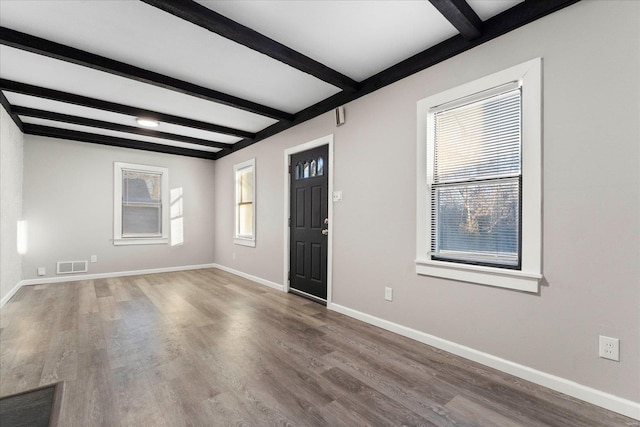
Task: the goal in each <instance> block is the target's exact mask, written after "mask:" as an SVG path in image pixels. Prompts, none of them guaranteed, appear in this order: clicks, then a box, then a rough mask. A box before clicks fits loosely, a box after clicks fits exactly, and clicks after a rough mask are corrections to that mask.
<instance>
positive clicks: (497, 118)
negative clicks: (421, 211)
mask: <svg viewBox="0 0 640 427" xmlns="http://www.w3.org/2000/svg"><path fill="white" fill-rule="evenodd" d="M521 112H522V95H521V90H520V87H519V84H518V83H517V82H514V83H512V84H508V85H505V86H500V87H498V88H494V89H491V90H489V91H485V92H482V93H480V94H475V95H472V96H469V97H466V98H463V99H459V100H456V101H454V102H450V103H447V104H445V105H440V106H437V107H435V108H432V110H431V111H430V113H431V114H432V121H431V123H432V128H431V129H429V131H430V132H433V134H432V138H433V139H432V140H433V148H432V150H433V154H432V165H430V166H431V167H430V168H429V169H430V174H431V175H432V176H431V177H430V183H429V187H430V188H429V190H430V194H429V197H430V207H431V212H432V214H431V224H430V229H431V230H430V232H431V236H430V237H431V238H430V241H431V248H430V251H431V259H434V260H447V261H453V262H461V263H468V264H477V265H488V266H497V267H503V268H514V269H518V268H519V267H520V262H521V261H520V248H521V220H520V219H521V197H522V195H521V187H522V167H521V163H522V162H521V157H522V156H521V147H522V132H521V130H522V118H521Z"/></svg>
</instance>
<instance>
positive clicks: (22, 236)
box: [17, 220, 27, 255]
mask: <svg viewBox="0 0 640 427" xmlns="http://www.w3.org/2000/svg"><path fill="white" fill-rule="evenodd" d="M17 242H18V244H17V246H18V247H17V249H18V253H19V254H20V255H24V254H26V253H27V221H25V220H22V221H18V240H17Z"/></svg>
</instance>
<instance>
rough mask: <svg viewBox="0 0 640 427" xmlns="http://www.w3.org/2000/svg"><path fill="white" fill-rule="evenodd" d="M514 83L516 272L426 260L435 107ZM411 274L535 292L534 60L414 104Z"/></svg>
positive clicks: (538, 131)
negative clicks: (518, 180) (518, 110)
mask: <svg viewBox="0 0 640 427" xmlns="http://www.w3.org/2000/svg"><path fill="white" fill-rule="evenodd" d="M512 82H519V84H520V85H521V90H522V146H521V153H522V154H521V155H522V169H521V174H522V190H521V201H522V205H521V233H522V234H521V260H520V268H519V269H510V268H503V267H495V266H485V265H473V264H465V263H460V262H452V261H448V260H436V259H432V256H431V253H430V252H431V227H430V224H431V216H432V212H431V203H430V183H432V182H433V176H432V175H431V176H430V175H429V170H430V167H429V162H430V161H432V156H433V153H429V149H432V148H433V147H432V142H430V139H431V138H432V132H431V131H430V130H432V129H431V128H430V126H432V123H433V120H432V117H433V114H434V112H433V111H432V110H433V109H434V108H435V107H438V106H441V105H444V104H451V103H454V102H455V101H456V100H460V99H462V98H467V97H471V96H473V95H476V94H479V93H482V92H486V91H490V90H492V89H494V88H497V87H499V86H504V85H505V84H509V83H512ZM417 114H418V116H417V125H418V126H417V221H416V260H415V264H416V273H417V274H419V275H426V276H433V277H439V278H446V279H453V280H458V281H463V282H470V283H476V284H481V285H489V286H496V287H501V288H508V289H514V290H519V291H526V292H538V291H539V282H540V280H541V279H542V59H541V58H535V59H533V60H530V61H527V62H525V63H522V64H519V65H516V66H514V67H511V68H508V69H506V70H503V71H499V72H497V73H494V74H491V75H488V76H485V77H482V78H480V79H477V80H474V81H472V82H469V83H466V84H463V85H460V86H457V87H454V88H451V89H448V90H445V91H443V92H440V93H438V94H435V95H432V96H429V97H427V98H424V99H422V100H420V101H418V103H417Z"/></svg>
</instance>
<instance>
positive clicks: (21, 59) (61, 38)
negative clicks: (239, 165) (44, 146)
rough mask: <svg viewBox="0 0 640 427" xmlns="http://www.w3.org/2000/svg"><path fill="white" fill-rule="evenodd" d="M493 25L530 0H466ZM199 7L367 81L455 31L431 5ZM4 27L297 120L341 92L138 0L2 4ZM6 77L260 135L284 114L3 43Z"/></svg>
mask: <svg viewBox="0 0 640 427" xmlns="http://www.w3.org/2000/svg"><path fill="white" fill-rule="evenodd" d="M467 1H468V4H469V5H470V6H471V7H472V9H473V10H474V11H475V13H476V14H477V15H478V16H479V17H480V18H481V19H482V20H483V21H484V20H487V19H489V18H491V17H493V16H495V15H497V14H499V13H501V12H503V11H505V10H507V9H509V8H511V7H513V6H514V5H516V4H518V3H521V1H522V0H467ZM197 3H199V4H201V5H203V6H205V7H206V8H208V9H210V10H213V11H215V12H217V13H219V14H222V15H224V16H226V17H228V18H230V19H232V20H234V21H236V22H238V23H240V24H242V25H244V26H247V27H249V28H252V29H253V30H255V31H257V32H259V33H262V34H263V35H265V36H267V37H270V38H272V39H274V40H275V41H277V42H279V43H281V44H283V45H286V46H288V47H289V48H292V49H294V50H296V51H298V52H300V53H302V54H304V55H306V56H308V57H310V58H312V59H314V60H316V61H318V62H320V63H322V64H324V65H326V66H328V67H330V68H332V69H334V70H336V71H338V72H339V73H342V74H344V75H346V76H348V77H350V78H351V79H353V80H355V81H357V82H361V81H363V80H366V79H367V78H369V77H371V76H373V75H375V74H377V73H380V72H382V71H384V70H386V69H387V68H389V67H391V66H392V65H394V64H396V63H398V62H400V61H402V60H404V59H406V58H409V57H411V56H413V55H415V54H417V53H419V52H422V51H424V50H425V49H427V48H430V47H432V46H434V45H436V44H438V43H441V42H443V41H445V40H447V39H449V38H451V37H454V36H456V35H457V34H458V31H457V30H456V28H455V27H454V26H453V25H452V24H451V23H450V22H449V21H448V20H447V19H446V18H445V17H444V16H443V15H442V14H441V13H440V12H439V11H438V10H437V9H436V8H435V7H434V6H432V4H431V3H430V2H429V1H427V0H395V1H391V0H390V1H385V0H373V1H368V0H343V1H331V0H328V1H322V0H305V1H291V0H289V1H267V0H260V1H258V0H255V1H250V0H247V1H216V0H198V1H197ZM0 25H1V26H2V27H5V28H6V29H10V30H15V31H20V32H23V33H27V34H29V35H32V36H37V37H40V38H43V39H46V40H49V41H54V42H57V43H60V44H63V45H67V46H70V47H73V48H77V49H81V50H84V51H87V52H90V53H93V54H97V55H100V56H104V57H107V58H110V59H113V60H117V61H121V62H124V63H127V64H130V65H134V66H137V67H140V68H142V69H145V70H150V71H154V72H156V73H160V74H164V75H166V76H169V77H173V78H177V79H180V80H183V81H186V82H189V83H193V84H196V85H198V86H202V87H204V88H207V89H213V90H215V91H219V92H223V93H226V94H229V95H233V96H236V97H239V98H242V99H245V100H248V101H252V102H255V103H258V104H262V105H264V106H268V107H270V108H274V109H277V110H281V111H283V112H286V113H290V114H296V113H298V112H299V111H301V110H304V109H306V108H308V107H310V106H312V105H314V104H316V103H318V102H320V101H322V100H325V99H326V98H328V97H331V96H332V95H335V94H338V93H340V92H341V89H340V88H338V87H336V86H333V85H332V84H329V83H326V82H324V81H322V80H320V79H318V78H316V77H314V76H312V75H310V74H307V73H305V72H302V71H300V70H298V69H296V68H293V67H291V66H289V65H286V64H284V63H282V62H279V61H278V60H276V59H272V58H271V57H269V56H266V55H263V54H262V53H259V52H257V51H254V50H252V49H250V48H248V47H245V46H243V45H241V44H238V43H236V42H234V41H231V40H229V39H226V38H224V37H222V36H220V35H217V34H215V33H213V32H211V31H209V30H207V29H204V28H202V27H200V26H197V25H195V24H193V23H191V22H188V21H186V20H183V19H181V18H178V17H176V16H174V15H172V14H170V13H167V12H165V11H162V10H161V9H159V8H156V7H154V6H151V5H149V4H146V3H143V2H142V1H134V0H109V1H100V0H82V1H78V0H70V1H63V0H46V1H39V0H29V1H23V0H0ZM0 78H2V79H6V80H11V81H16V82H19V83H26V84H30V85H35V86H40V87H44V88H48V89H55V90H59V91H63V92H68V93H72V94H77V95H83V96H86V97H90V98H96V99H99V100H105V101H110V102H115V103H118V104H124V105H128V106H132V107H136V108H138V109H146V110H150V111H155V112H159V113H165V114H171V115H175V116H181V117H185V118H188V119H194V120H199V121H202V122H207V123H211V124H216V125H221V126H226V127H230V128H235V129H239V130H242V131H248V132H251V133H257V132H259V131H261V130H263V129H265V128H267V127H269V126H271V125H273V124H275V123H277V122H278V120H277V119H273V118H270V117H265V116H263V115H260V114H256V113H252V112H249V111H245V110H243V109H240V108H235V107H232V106H227V105H223V104H221V103H218V102H212V101H210V100H207V99H202V98H200V97H195V96H192V95H188V94H184V93H180V92H178V91H174V90H170V89H167V88H161V87H158V86H156V85H151V84H147V83H142V82H139V81H137V80H134V79H130V78H125V77H121V76H117V75H114V74H110V73H107V72H103V71H98V70H95V69H92V68H89V67H86V66H82V65H76V64H73V63H70V62H65V61H62V60H59V59H53V58H50V57H47V56H43V55H40V54H36V53H31V52H27V51H25V50H21V49H18V48H14V47H9V46H7V45H2V46H0ZM3 94H4V95H5V96H6V98H7V100H8V102H9V104H11V106H20V107H30V108H36V109H41V110H47V111H53V112H58V113H63V114H69V115H74V116H80V117H84V118H89V119H95V120H102V121H108V122H112V123H117V124H121V125H128V126H138V125H137V124H136V122H135V117H133V116H130V115H127V114H120V113H114V112H108V111H103V110H100V109H96V108H89V107H86V106H78V105H73V104H70V103H66V102H58V101H54V100H48V99H43V98H40V97H35V96H28V95H22V94H19V93H14V92H10V91H7V90H4V91H3ZM21 119H22V120H23V121H24V123H30V124H38V125H43V126H51V127H58V128H64V129H70V130H78V131H82V132H92V133H96V134H101V135H109V136H116V137H124V138H127V139H134V140H137V141H145V142H154V143H159V144H168V145H173V146H178V147H183V148H191V149H195V150H204V151H208V152H215V151H218V149H212V148H211V147H205V146H200V145H195V144H187V143H182V142H177V141H171V140H167V139H163V138H156V137H148V136H140V135H131V134H124V133H122V132H116V131H113V130H105V129H98V128H93V127H88V126H80V125H71V124H64V123H61V122H56V121H52V120H44V119H36V118H29V117H27V116H21ZM157 130H159V131H161V132H169V133H175V134H180V135H185V136H190V137H195V138H202V139H208V140H212V141H217V142H223V143H228V144H234V143H237V142H238V141H240V140H241V139H242V138H240V137H238V136H230V135H224V134H220V133H217V132H209V131H204V130H201V129H195V128H191V127H187V126H179V125H175V124H168V123H161V124H160V127H159V128H158V129H157Z"/></svg>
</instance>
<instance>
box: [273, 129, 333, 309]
mask: <svg viewBox="0 0 640 427" xmlns="http://www.w3.org/2000/svg"><path fill="white" fill-rule="evenodd" d="M322 145H328V146H329V158H328V168H329V176H328V177H327V179H328V191H327V197H328V198H329V201H328V202H329V203H328V218H329V224H328V229H329V235H328V236H327V237H328V239H327V306H329V304H330V303H331V301H332V292H331V288H332V280H331V279H332V276H333V275H332V274H331V272H332V266H333V261H332V260H333V202H332V200H331V199H332V195H333V134H331V135H327V136H323V137H322V138H318V139H314V140H313V141H309V142H306V143H304V144H300V145H297V146H295V147H291V148H287V149H286V150H284V194H285V197H284V218H283V224H284V227H283V228H284V271H283V281H282V283H283V284H284V286H283V290H284V292H289V271H290V265H289V263H290V256H289V251H290V247H289V246H290V244H289V240H290V236H289V212H290V210H289V207H290V206H289V202H290V200H291V194H290V190H291V182H290V179H291V175H290V174H289V165H290V162H291V155H292V154H295V153H300V152H302V151H307V150H310V149H312V148H316V147H320V146H322Z"/></svg>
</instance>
